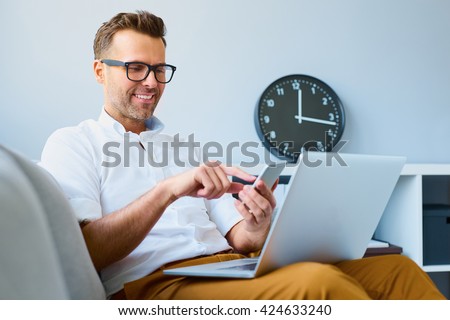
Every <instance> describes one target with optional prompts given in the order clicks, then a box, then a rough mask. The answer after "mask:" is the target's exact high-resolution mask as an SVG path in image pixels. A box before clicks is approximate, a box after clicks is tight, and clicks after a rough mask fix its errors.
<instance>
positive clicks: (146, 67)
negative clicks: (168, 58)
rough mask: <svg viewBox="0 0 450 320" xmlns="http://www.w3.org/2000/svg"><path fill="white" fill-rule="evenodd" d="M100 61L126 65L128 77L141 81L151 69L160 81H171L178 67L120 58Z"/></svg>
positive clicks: (119, 65) (114, 65)
mask: <svg viewBox="0 0 450 320" xmlns="http://www.w3.org/2000/svg"><path fill="white" fill-rule="evenodd" d="M100 62H102V63H104V64H106V65H108V66H113V67H125V68H126V70H127V78H128V80H130V81H134V82H140V81H144V80H145V79H147V77H148V75H149V74H150V72H151V71H153V74H154V75H155V79H156V81H158V82H159V83H169V82H170V80H172V77H173V74H174V73H175V70H177V67H175V66H172V65H170V64H165V63H162V64H155V65H153V66H152V65H150V64H147V63H143V62H123V61H119V60H111V59H102V60H100Z"/></svg>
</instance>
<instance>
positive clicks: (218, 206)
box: [205, 194, 243, 236]
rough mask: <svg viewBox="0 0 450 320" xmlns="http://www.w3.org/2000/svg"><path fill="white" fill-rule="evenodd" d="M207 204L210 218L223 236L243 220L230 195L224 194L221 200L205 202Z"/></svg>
mask: <svg viewBox="0 0 450 320" xmlns="http://www.w3.org/2000/svg"><path fill="white" fill-rule="evenodd" d="M205 202H206V208H207V210H208V213H209V217H210V218H211V220H212V221H213V222H214V223H215V224H216V225H217V229H219V231H220V233H221V234H222V235H223V236H225V235H226V234H227V233H228V231H230V230H231V228H233V226H234V225H235V224H236V223H238V222H239V221H241V220H242V219H243V217H242V216H241V214H240V213H239V211H237V209H236V208H235V206H234V198H233V197H232V196H231V195H230V194H224V195H223V196H222V197H220V198H219V199H213V200H205Z"/></svg>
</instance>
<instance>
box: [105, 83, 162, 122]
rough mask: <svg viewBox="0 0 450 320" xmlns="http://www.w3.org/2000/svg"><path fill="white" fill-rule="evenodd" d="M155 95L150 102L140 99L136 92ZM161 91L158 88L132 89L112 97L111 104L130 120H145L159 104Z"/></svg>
mask: <svg viewBox="0 0 450 320" xmlns="http://www.w3.org/2000/svg"><path fill="white" fill-rule="evenodd" d="M137 92H138V94H141V95H153V98H152V99H151V101H149V102H143V101H137V100H139V99H138V98H137V97H136V96H135V94H136V93H137ZM159 99H160V93H159V90H157V89H152V90H148V89H147V90H142V89H140V90H130V92H126V93H121V94H119V95H116V96H115V97H113V98H111V100H110V102H111V106H112V107H113V108H114V109H116V111H117V112H119V113H120V114H121V115H122V116H123V117H125V118H128V119H130V120H134V121H139V122H143V121H145V120H147V119H149V118H150V117H151V116H152V115H153V113H154V111H155V109H156V106H157V105H158V102H159Z"/></svg>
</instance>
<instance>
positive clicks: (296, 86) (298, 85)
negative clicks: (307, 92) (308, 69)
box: [292, 82, 300, 90]
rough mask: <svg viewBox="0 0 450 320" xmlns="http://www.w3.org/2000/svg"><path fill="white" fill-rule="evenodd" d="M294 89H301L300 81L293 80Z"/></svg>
mask: <svg viewBox="0 0 450 320" xmlns="http://www.w3.org/2000/svg"><path fill="white" fill-rule="evenodd" d="M292 90H300V83H298V82H293V83H292Z"/></svg>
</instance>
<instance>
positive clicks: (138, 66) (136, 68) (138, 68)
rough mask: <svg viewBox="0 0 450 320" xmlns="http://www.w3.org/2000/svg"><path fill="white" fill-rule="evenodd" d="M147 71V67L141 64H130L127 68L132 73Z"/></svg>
mask: <svg viewBox="0 0 450 320" xmlns="http://www.w3.org/2000/svg"><path fill="white" fill-rule="evenodd" d="M146 69H147V66H144V65H142V64H132V65H129V66H128V70H129V71H132V72H140V71H144V70H146Z"/></svg>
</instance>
